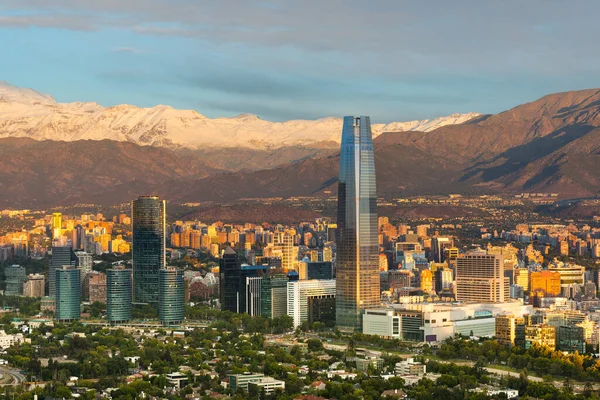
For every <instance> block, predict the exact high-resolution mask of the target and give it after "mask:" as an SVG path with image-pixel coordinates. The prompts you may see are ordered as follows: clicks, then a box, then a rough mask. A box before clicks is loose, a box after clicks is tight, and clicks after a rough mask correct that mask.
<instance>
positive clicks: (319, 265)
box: [300, 261, 333, 279]
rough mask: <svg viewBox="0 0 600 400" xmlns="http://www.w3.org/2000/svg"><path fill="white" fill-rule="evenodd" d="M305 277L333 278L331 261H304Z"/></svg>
mask: <svg viewBox="0 0 600 400" xmlns="http://www.w3.org/2000/svg"><path fill="white" fill-rule="evenodd" d="M300 279H302V278H300ZM306 279H333V265H332V263H331V262H330V261H317V262H314V261H313V262H309V263H306Z"/></svg>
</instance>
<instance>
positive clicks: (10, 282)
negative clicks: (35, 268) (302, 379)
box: [4, 265, 27, 296]
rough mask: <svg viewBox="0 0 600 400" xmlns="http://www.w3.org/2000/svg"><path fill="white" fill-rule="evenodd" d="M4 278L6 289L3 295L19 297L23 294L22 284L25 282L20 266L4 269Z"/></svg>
mask: <svg viewBox="0 0 600 400" xmlns="http://www.w3.org/2000/svg"><path fill="white" fill-rule="evenodd" d="M4 276H5V278H6V289H5V290H4V294H5V295H7V296H20V295H22V294H23V283H24V282H25V281H26V280H27V274H26V273H25V267H22V266H20V265H10V266H8V267H6V268H5V269H4Z"/></svg>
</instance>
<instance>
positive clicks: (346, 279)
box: [336, 116, 380, 330]
mask: <svg viewBox="0 0 600 400" xmlns="http://www.w3.org/2000/svg"><path fill="white" fill-rule="evenodd" d="M337 229H338V232H337V249H338V252H337V260H336V280H337V293H336V324H337V326H338V327H339V328H340V329H344V330H356V329H360V326H361V312H362V310H364V309H366V308H377V307H379V305H380V294H379V284H380V282H379V247H378V246H379V243H378V233H377V193H376V184H375V157H374V153H373V139H372V134H371V121H370V118H369V117H365V116H361V117H344V126H343V130H342V144H341V149H340V175H339V183H338V207H337Z"/></svg>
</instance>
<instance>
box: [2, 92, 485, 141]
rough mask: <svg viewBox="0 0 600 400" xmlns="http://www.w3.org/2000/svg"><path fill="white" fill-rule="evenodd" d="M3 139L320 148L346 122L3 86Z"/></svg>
mask: <svg viewBox="0 0 600 400" xmlns="http://www.w3.org/2000/svg"><path fill="white" fill-rule="evenodd" d="M0 103H1V104H2V106H0V138H2V137H30V138H33V139H38V140H64V141H73V140H85V139H90V140H102V139H110V140H117V141H128V142H134V143H138V144H144V145H154V146H176V147H188V148H200V147H214V148H223V147H254V148H256V147H260V148H264V149H273V148H279V147H285V146H313V145H314V146H320V145H322V144H323V143H329V144H328V145H329V146H331V145H332V143H339V142H340V138H341V130H342V119H341V118H337V117H325V118H321V119H317V120H290V121H285V122H270V121H267V120H263V119H260V118H259V117H258V116H256V115H253V114H240V115H237V116H235V117H230V118H208V117H205V116H203V115H201V114H199V113H198V112H196V111H194V110H178V109H174V108H172V107H170V106H165V105H158V106H155V107H152V108H139V107H136V106H133V105H128V104H121V105H114V106H111V107H106V108H105V107H102V106H101V105H99V104H96V103H80V102H76V103H56V102H55V101H54V99H53V98H52V97H51V96H49V95H45V94H41V93H38V92H36V91H35V90H32V89H22V88H17V87H15V86H13V85H11V84H9V83H6V82H0ZM478 115H479V114H477V113H469V114H452V115H449V116H446V117H440V118H435V119H432V120H423V121H409V122H392V123H389V124H373V125H372V130H373V136H374V137H377V136H378V135H380V134H381V133H383V132H401V131H408V130H418V131H431V130H433V129H436V128H439V127H440V126H444V125H450V124H459V123H462V122H465V121H468V120H470V119H472V118H474V117H476V116H478Z"/></svg>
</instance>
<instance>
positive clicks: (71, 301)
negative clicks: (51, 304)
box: [54, 265, 81, 321]
mask: <svg viewBox="0 0 600 400" xmlns="http://www.w3.org/2000/svg"><path fill="white" fill-rule="evenodd" d="M54 273H55V274H56V278H55V279H56V280H55V282H56V314H55V318H56V319H57V320H58V321H75V320H78V319H79V317H80V314H81V277H80V274H81V270H80V269H79V268H77V267H73V266H67V265H64V266H62V267H60V268H58V269H56V271H54Z"/></svg>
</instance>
